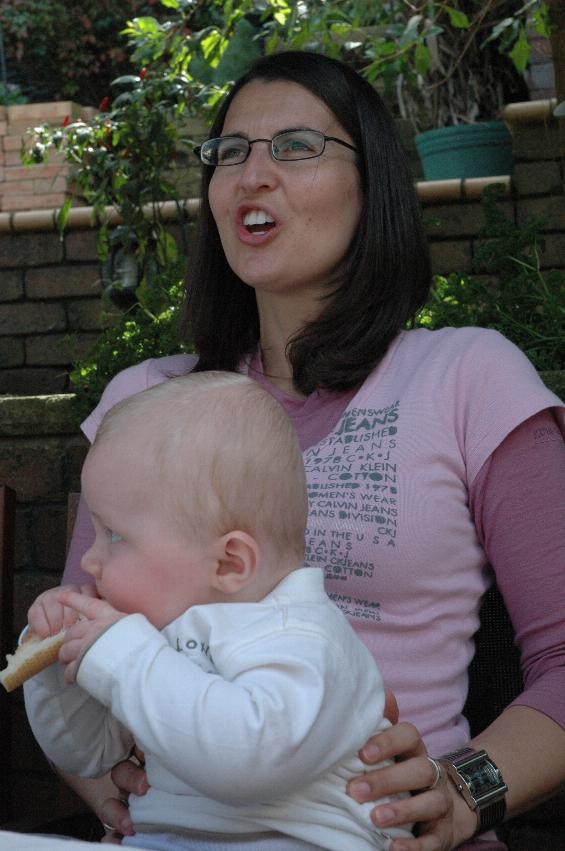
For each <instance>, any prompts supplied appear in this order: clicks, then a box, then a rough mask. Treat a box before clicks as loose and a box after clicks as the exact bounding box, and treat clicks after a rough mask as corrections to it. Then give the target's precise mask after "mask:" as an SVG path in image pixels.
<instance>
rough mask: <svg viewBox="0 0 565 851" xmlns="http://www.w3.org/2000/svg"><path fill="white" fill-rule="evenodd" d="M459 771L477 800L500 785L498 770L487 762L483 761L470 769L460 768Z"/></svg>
mask: <svg viewBox="0 0 565 851" xmlns="http://www.w3.org/2000/svg"><path fill="white" fill-rule="evenodd" d="M458 770H459V773H460V774H461V775H462V776H463V777H464V778H465V780H466V781H467V783H468V784H469V791H470V792H471V795H472V796H473V798H475V800H476V799H477V798H481V797H482V796H483V795H485V794H488V793H489V792H490V791H491V790H492V789H493V787H496V786H498V785H500V773H499V771H498V768H495V767H494V765H492V763H490V762H488V761H487V760H482V761H481V762H480V763H478V764H477V763H476V764H475V765H474V766H472V767H471V766H469V768H463V767H460V768H459V769H458Z"/></svg>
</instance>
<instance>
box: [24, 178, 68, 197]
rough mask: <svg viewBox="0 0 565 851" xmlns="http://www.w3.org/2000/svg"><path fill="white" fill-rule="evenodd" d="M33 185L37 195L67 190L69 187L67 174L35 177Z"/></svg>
mask: <svg viewBox="0 0 565 851" xmlns="http://www.w3.org/2000/svg"><path fill="white" fill-rule="evenodd" d="M32 185H33V192H34V194H35V195H47V194H48V193H50V192H65V191H66V190H67V188H68V180H67V178H66V176H65V175H59V177H46V178H40V179H39V180H38V179H37V178H35V177H34V179H33V181H32Z"/></svg>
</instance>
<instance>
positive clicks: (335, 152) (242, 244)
mask: <svg viewBox="0 0 565 851" xmlns="http://www.w3.org/2000/svg"><path fill="white" fill-rule="evenodd" d="M298 128H301V129H302V128H307V129H310V130H318V131H320V132H322V133H323V134H324V135H326V136H336V137H337V138H339V139H342V140H343V141H344V142H348V143H349V144H352V139H351V137H350V136H349V135H348V134H347V133H346V132H345V131H344V130H343V128H342V127H341V126H340V124H339V123H338V122H337V120H336V118H335V116H334V115H333V113H332V112H330V110H329V109H328V108H327V107H326V106H325V104H324V103H322V101H320V100H318V98H316V97H315V96H314V95H313V94H311V93H310V92H309V91H308V90H307V89H305V88H303V87H302V86H300V85H297V84H295V83H289V82H285V81H276V82H265V81H262V80H254V81H253V82H251V83H248V84H247V85H246V86H244V88H243V89H241V90H240V91H239V92H238V93H237V95H236V96H235V98H234V100H233V101H232V103H231V105H230V107H229V110H228V112H227V115H226V120H225V123H224V126H223V128H222V136H225V135H228V134H237V135H243V136H245V137H246V138H248V139H251V140H253V139H258V138H261V139H272V137H273V136H275V135H276V134H277V133H280V132H281V131H283V130H288V129H298ZM209 199H210V206H211V209H212V213H213V216H214V219H215V221H216V224H217V227H218V231H219V234H220V239H221V241H222V246H223V248H224V252H225V255H226V258H227V261H228V263H229V265H230V266H231V268H232V269H233V271H234V272H235V273H236V275H238V277H239V278H241V280H243V281H245V283H247V284H249V285H250V286H252V287H254V288H255V289H256V290H258V291H260V292H262V293H276V294H291V293H293V292H298V291H299V290H300V294H301V295H305V294H307V292H310V293H311V294H312V295H314V296H316V295H318V294H320V293H322V292H324V291H325V286H326V284H327V283H328V282H330V281H332V280H333V279H334V278H335V275H336V272H338V271H339V269H340V268H341V266H342V263H343V260H344V258H345V255H346V253H347V250H348V248H349V245H350V243H351V240H352V238H353V235H354V233H355V230H356V228H357V225H358V222H359V218H360V214H361V205H362V195H361V188H360V181H359V174H358V171H357V167H356V165H355V153H354V151H351V150H349V149H348V148H344V147H343V146H342V145H338V144H336V143H335V142H326V148H325V151H324V153H323V154H322V156H321V157H317V158H315V159H306V160H297V161H292V162H278V161H276V160H274V159H273V158H272V156H271V148H270V145H269V144H267V143H265V142H257V143H255V144H254V145H253V146H252V148H251V153H250V155H249V157H248V159H247V160H246V161H245V162H244V163H241V164H240V165H233V166H227V167H218V168H216V170H215V172H214V175H213V177H212V180H211V183H210V189H209ZM252 212H257V213H259V214H260V215H261V214H266V217H267V218H268V220H269V222H272V224H271V223H269V224H266V225H264V226H262V227H258V226H257V225H255V226H254V227H250V225H249V214H250V213H252ZM246 217H247V219H246ZM262 220H264V216H263V219H261V218H260V221H262Z"/></svg>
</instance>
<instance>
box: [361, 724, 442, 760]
mask: <svg viewBox="0 0 565 851" xmlns="http://www.w3.org/2000/svg"><path fill="white" fill-rule="evenodd" d="M426 753H427V751H426V746H425V745H424V743H423V742H422V737H421V736H420V734H419V732H418V730H417V729H416V727H414V725H413V724H409V723H407V722H406V721H404V722H402V723H400V724H395V725H394V726H393V727H389V728H388V729H387V730H383V732H382V733H378V734H377V735H376V736H371V738H370V739H369V740H368V741H367V743H366V744H365V745H363V747H362V748H361V750H360V751H359V756H360V758H361V759H362V760H363V762H364V763H366V764H367V765H374V764H375V763H377V762H381V760H383V759H399V760H405V759H410V758H411V757H414V756H425V755H426Z"/></svg>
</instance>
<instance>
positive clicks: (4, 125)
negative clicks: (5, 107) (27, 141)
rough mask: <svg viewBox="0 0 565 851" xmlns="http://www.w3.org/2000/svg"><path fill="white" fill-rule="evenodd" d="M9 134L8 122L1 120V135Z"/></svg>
mask: <svg viewBox="0 0 565 851" xmlns="http://www.w3.org/2000/svg"><path fill="white" fill-rule="evenodd" d="M7 134H8V122H7V121H0V136H6V135H7Z"/></svg>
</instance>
